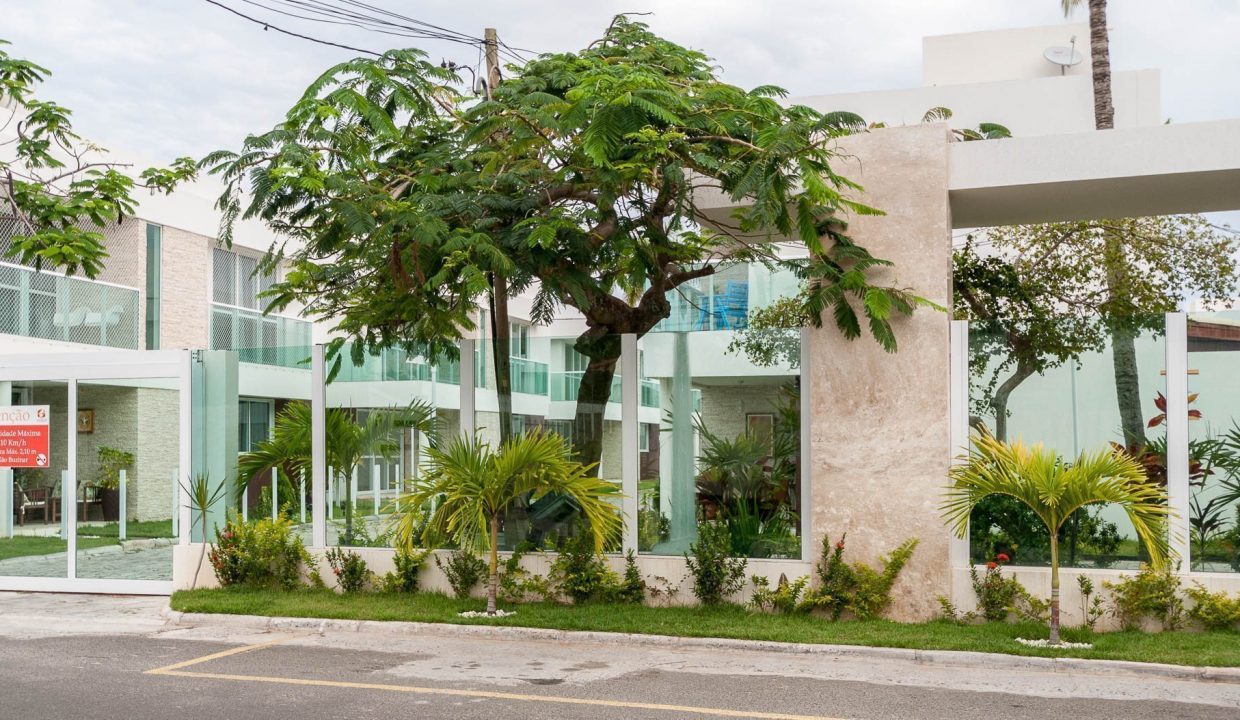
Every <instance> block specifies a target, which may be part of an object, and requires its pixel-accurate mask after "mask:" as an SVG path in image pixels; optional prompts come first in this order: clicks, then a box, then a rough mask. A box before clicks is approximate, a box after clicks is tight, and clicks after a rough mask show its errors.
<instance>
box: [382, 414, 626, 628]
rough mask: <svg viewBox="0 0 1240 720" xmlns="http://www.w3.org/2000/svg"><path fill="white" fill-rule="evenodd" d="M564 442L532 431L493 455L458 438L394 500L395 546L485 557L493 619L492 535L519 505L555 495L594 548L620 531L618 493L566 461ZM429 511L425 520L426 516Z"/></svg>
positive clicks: (495, 540)
mask: <svg viewBox="0 0 1240 720" xmlns="http://www.w3.org/2000/svg"><path fill="white" fill-rule="evenodd" d="M572 458H573V453H572V447H571V446H570V445H569V443H568V441H567V440H566V439H564V438H563V437H561V436H559V435H556V434H554V433H550V432H545V431H543V430H534V431H531V432H528V433H526V434H524V435H521V436H518V437H514V438H511V439H510V440H508V441H507V442H505V443H502V444H501V445H500V446H499V448H498V449H493V448H492V447H491V446H490V445H489V444H488V443H486V442H482V441H480V440H478V439H477V438H466V437H457V438H455V439H453V440H451V441H449V442H447V443H442V444H441V445H440V446H438V447H432V448H430V449H429V450H428V451H427V463H426V469H425V472H424V473H423V475H422V477H421V478H418V479H417V480H415V481H413V482H414V484H413V489H412V490H410V491H409V492H408V493H406V494H404V495H402V496H401V498H400V501H399V503H398V507H399V508H401V510H400V511H399V512H398V513H397V515H396V516H395V517H394V518H393V523H394V530H395V533H394V538H395V543H394V544H395V545H396V546H397V547H398V548H405V549H412V548H413V546H414V544H415V543H417V542H418V541H419V540H420V541H421V542H422V543H423V545H424V547H428V548H429V547H436V546H438V545H439V544H441V543H442V542H443V541H444V540H450V541H453V542H455V543H456V544H457V545H458V546H459V547H462V548H469V549H472V550H475V551H479V552H484V551H485V552H489V555H490V563H489V569H490V575H489V578H488V579H489V582H488V585H487V613H489V614H492V615H493V614H495V612H496V596H497V594H498V586H499V554H498V553H499V527H500V522H501V520H502V519H503V517H504V514H505V513H506V511H507V510H508V508H509V507H510V506H511V505H513V503H515V502H516V501H517V500H518V499H521V498H527V497H528V498H529V500H530V501H531V502H534V501H537V500H538V499H539V498H541V497H543V496H544V495H547V494H559V495H563V496H565V497H567V498H568V499H570V500H571V501H572V502H573V503H574V504H576V505H577V507H578V508H580V510H581V513H582V515H583V516H584V518H585V520H586V523H585V525H586V527H587V528H588V531H589V532H590V533H591V534H592V535H593V537H594V543H595V547H596V549H598V550H602V548H603V545H604V543H606V542H607V541H608V540H609V539H611V538H613V537H615V535H616V533H618V532H619V530H620V526H621V516H620V509H619V506H618V503H617V502H616V500H618V499H619V497H620V488H619V487H618V486H617V485H616V484H615V483H612V482H609V481H607V480H602V479H599V478H597V477H594V475H593V472H592V471H593V465H592V464H591V465H582V464H581V463H579V462H577V461H575V460H573V459H572ZM427 509H430V510H429V513H430V514H429V517H428V516H427V515H426V512H427Z"/></svg>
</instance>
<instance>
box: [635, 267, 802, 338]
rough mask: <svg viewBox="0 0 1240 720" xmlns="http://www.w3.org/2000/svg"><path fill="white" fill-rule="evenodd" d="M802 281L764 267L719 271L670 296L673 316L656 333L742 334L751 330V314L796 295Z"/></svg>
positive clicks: (786, 273)
mask: <svg viewBox="0 0 1240 720" xmlns="http://www.w3.org/2000/svg"><path fill="white" fill-rule="evenodd" d="M800 288H801V281H800V280H799V279H798V278H797V277H796V275H794V274H793V273H792V271H790V270H787V269H784V268H779V269H776V270H771V269H769V268H767V267H765V266H763V265H759V264H751V265H736V266H731V267H724V268H720V269H719V270H718V272H716V273H715V274H713V275H707V276H706V277H702V278H697V279H695V280H691V281H689V282H687V283H685V284H683V285H681V286H680V287H678V288H676V290H674V291H672V292H670V293H668V299H669V301H670V302H671V306H672V307H671V315H670V316H669V317H668V318H667V319H666V320H664V321H662V322H661V323H659V324H658V326H656V328H655V331H656V332H699V331H710V330H739V329H741V328H744V327H746V326H748V324H749V313H750V311H751V310H756V309H758V308H762V307H765V306H767V305H770V304H771V303H773V302H774V301H776V300H778V299H780V298H784V297H791V296H793V295H796V294H797V293H798V292H799V291H800Z"/></svg>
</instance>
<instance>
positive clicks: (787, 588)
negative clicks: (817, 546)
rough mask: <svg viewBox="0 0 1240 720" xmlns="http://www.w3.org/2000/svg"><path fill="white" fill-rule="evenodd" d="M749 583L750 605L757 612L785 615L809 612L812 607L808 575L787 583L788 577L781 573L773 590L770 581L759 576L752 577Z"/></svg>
mask: <svg viewBox="0 0 1240 720" xmlns="http://www.w3.org/2000/svg"><path fill="white" fill-rule="evenodd" d="M750 581H751V582H752V583H753V597H752V598H751V599H750V603H751V604H752V605H753V606H754V607H755V608H757V609H759V610H762V611H765V612H774V613H781V614H785V615H787V614H791V613H799V612H809V611H810V610H811V609H813V607H814V603H813V599H812V591H810V590H809V576H808V575H802V576H801V577H799V578H797V579H796V580H793V581H792V582H789V581H788V576H787V575H784V574H782V573H781V574H780V576H779V582H778V583H776V585H775V587H774V588H773V589H772V588H771V585H770V581H769V580H767V579H766V578H765V577H763V576H761V575H754V576H753V577H752V578H750Z"/></svg>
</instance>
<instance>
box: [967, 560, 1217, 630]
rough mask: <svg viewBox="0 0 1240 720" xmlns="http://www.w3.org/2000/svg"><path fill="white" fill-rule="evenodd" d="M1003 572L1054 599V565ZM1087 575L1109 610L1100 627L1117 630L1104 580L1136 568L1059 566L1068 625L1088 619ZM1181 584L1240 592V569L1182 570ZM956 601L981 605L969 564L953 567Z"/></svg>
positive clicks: (1130, 573)
mask: <svg viewBox="0 0 1240 720" xmlns="http://www.w3.org/2000/svg"><path fill="white" fill-rule="evenodd" d="M977 572H978V575H979V576H980V575H982V574H984V573H985V572H986V566H985V565H978V566H977ZM1003 574H1004V575H1005V576H1008V577H1015V578H1016V579H1017V580H1018V581H1019V582H1020V584H1021V585H1024V586H1025V589H1026V590H1028V591H1029V593H1030V594H1031V595H1033V596H1034V597H1038V598H1042V599H1044V600H1050V597H1051V570H1050V568H1033V567H1011V566H1008V567H1004V568H1003ZM1078 575H1084V576H1085V577H1087V578H1089V579H1090V580H1092V581H1093V583H1094V593H1095V595H1096V596H1098V597H1101V598H1102V603H1103V608H1104V609H1105V610H1106V614H1105V615H1104V616H1103V617H1102V619H1101V620H1099V622H1098V626H1097V627H1098V629H1099V630H1116V629H1118V628H1119V623H1118V622H1117V621H1116V619H1115V617H1114V616H1113V615H1112V614H1111V608H1112V605H1111V593H1110V591H1108V590H1107V589H1106V587H1105V586H1104V585H1103V583H1106V582H1111V583H1114V582H1115V581H1116V580H1118V579H1120V578H1121V577H1125V576H1127V577H1131V576H1133V575H1136V571H1135V570H1098V569H1088V568H1060V569H1059V595H1060V600H1059V602H1060V622H1061V623H1062V624H1063V625H1065V626H1070V625H1081V624H1083V623H1084V622H1085V615H1084V603H1083V600H1082V597H1081V591H1080V588H1079V586H1078V585H1077V579H1076V578H1077V576H1078ZM1178 575H1179V577H1180V581H1181V584H1182V586H1183V587H1184V588H1190V587H1192V586H1193V583H1201V584H1202V585H1203V586H1204V587H1205V588H1206V589H1207V590H1210V591H1211V592H1219V591H1222V592H1227V593H1232V594H1234V593H1240V573H1199V572H1183V573H1178ZM951 599H952V603H953V604H955V606H956V609H957V610H959V611H960V612H969V611H972V610H976V609H977V597H976V595H975V594H974V592H973V584H972V581H971V580H970V577H969V568H967V567H963V568H961V567H958V568H954V569H953V570H952V598H951Z"/></svg>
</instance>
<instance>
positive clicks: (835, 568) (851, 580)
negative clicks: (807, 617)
mask: <svg viewBox="0 0 1240 720" xmlns="http://www.w3.org/2000/svg"><path fill="white" fill-rule="evenodd" d="M844 541H845V536H840V539H839V540H838V541H837V542H835V543H834V544H832V543H831V541H830V538H828V537H826V536H824V537H823V539H822V553H821V554H820V556H819V558H818V565H817V567H816V572H817V575H818V587H817V588H816V589H814V590H813V591H811V592H810V593H808V594H807V595H806V597H805V598H804V599H803V600H802V603H804V604H806V605H808V606H811V607H813V608H821V609H823V610H826V611H827V612H829V613H830V615H831V619H832V620H839V619H840V618H841V617H842V616H843V614H844V613H845V612H849V613H851V614H852V615H854V616H856V617H857V618H859V619H862V620H873V619H875V618H879V617H881V616H882V614H883V613H884V612H885V611H886V610H887V606H888V605H890V604H891V588H892V586H893V585H894V584H895V581H896V578H897V577H899V575H900V572H901V571H902V570H903V569H904V566H905V565H906V564H908V561H909V559H910V558H911V557H912V556H913V551H914V550H916V549H917V540H916V539H915V538H909V539H908V540H905V541H904V542H902V543H900V545H899V546H898V547H896V549H895V550H892V551H891V553H890V554H889V555H885V556H883V557H881V558H879V562H880V563H882V566H883V569H882V570H881V571H880V570H875V569H874V568H872V567H870V566H869V565H867V564H865V563H862V562H856V563H853V564H851V565H849V564H848V563H846V562H845V561H844V548H845V542H844Z"/></svg>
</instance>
